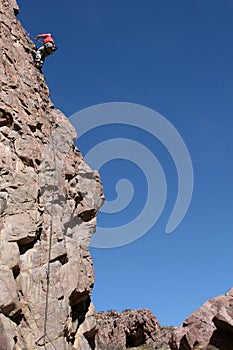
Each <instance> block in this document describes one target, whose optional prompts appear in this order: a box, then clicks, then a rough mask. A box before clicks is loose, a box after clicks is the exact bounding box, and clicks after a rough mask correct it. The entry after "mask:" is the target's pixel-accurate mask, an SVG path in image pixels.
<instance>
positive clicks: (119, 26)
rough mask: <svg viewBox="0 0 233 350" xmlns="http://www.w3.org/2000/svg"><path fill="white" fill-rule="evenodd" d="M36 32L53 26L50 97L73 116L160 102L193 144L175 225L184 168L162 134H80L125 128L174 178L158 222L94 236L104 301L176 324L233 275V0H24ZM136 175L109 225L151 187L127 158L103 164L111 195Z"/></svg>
mask: <svg viewBox="0 0 233 350" xmlns="http://www.w3.org/2000/svg"><path fill="white" fill-rule="evenodd" d="M19 5H20V7H21V14H20V15H19V19H20V20H21V22H22V24H23V25H24V27H25V28H26V30H27V31H28V32H30V33H31V35H33V36H36V35H37V34H39V33H42V32H52V33H53V34H54V38H55V40H56V43H57V46H58V51H57V52H56V54H55V55H54V56H53V57H49V58H48V59H47V61H46V63H45V66H44V68H43V71H44V74H45V76H46V81H47V83H48V85H49V87H50V91H51V99H52V101H53V102H54V103H55V105H56V107H57V108H59V109H61V110H62V111H63V112H64V113H65V114H66V115H67V116H68V117H69V116H70V115H72V114H73V113H76V112H78V111H80V110H81V109H83V108H86V107H89V106H92V105H95V104H100V103H107V102H115V101H118V102H130V103H135V104H140V105H143V106H147V107H149V108H151V109H154V110H155V111H157V112H159V113H161V114H162V115H163V116H164V117H166V118H167V119H168V120H169V121H170V123H172V124H173V126H174V127H175V128H176V129H177V130H178V132H179V133H180V135H181V136H182V138H183V140H184V141H185V144H186V146H187V148H188V150H189V153H190V156H191V159H192V163H193V169H194V176H195V184H194V192H193V197H192V201H191V205H190V207H189V210H188V212H187V214H186V216H185V218H184V219H183V221H182V223H181V224H180V225H179V227H178V228H177V229H176V230H175V231H174V232H173V233H172V234H170V235H167V234H165V226H166V223H167V221H168V218H169V215H170V213H171V210H172V207H173V206H174V201H175V198H176V194H177V175H176V169H175V167H174V164H173V162H172V159H171V158H170V156H169V154H168V152H167V151H166V149H165V148H164V147H163V145H161V143H160V142H159V141H158V140H155V139H153V138H151V136H150V135H148V134H146V133H144V132H142V131H140V130H135V129H134V128H133V129H131V130H128V129H129V128H126V127H116V128H114V130H113V129H106V128H104V127H103V128H102V129H101V128H100V129H99V130H97V131H98V133H94V132H92V133H90V134H89V135H86V137H82V138H80V140H78V141H77V145H78V147H79V148H80V149H81V151H82V152H83V154H85V153H86V152H88V150H89V149H90V148H92V147H93V146H94V145H95V143H99V142H101V141H102V140H105V139H106V138H107V137H109V135H110V137H129V136H128V135H129V133H130V138H133V139H135V140H137V141H138V142H140V143H143V144H144V145H145V146H146V147H148V148H149V149H150V150H151V151H152V152H153V153H154V154H155V155H156V156H157V158H158V159H159V161H160V163H161V165H162V167H163V170H164V173H165V174H166V180H167V185H168V196H167V201H166V205H165V209H164V211H163V213H162V215H161V217H160V218H159V220H158V222H157V223H156V224H155V226H154V227H153V228H152V229H151V230H150V231H149V232H148V233H147V234H146V235H144V236H143V237H142V238H140V239H139V240H137V241H135V242H134V243H132V244H129V245H126V246H123V247H119V248H112V249H96V248H91V254H92V256H93V259H94V265H95V274H96V283H95V287H94V291H93V301H94V304H95V306H96V309H97V310H98V311H99V310H109V309H116V310H119V311H121V310H123V309H126V308H132V309H136V308H142V307H148V308H150V309H151V310H152V312H153V313H154V314H155V315H156V316H157V317H158V319H159V321H160V323H161V324H163V325H165V324H166V325H178V324H180V323H181V322H183V320H184V319H185V318H186V317H187V316H188V315H189V314H190V313H191V312H192V311H193V310H195V309H196V308H197V307H199V306H200V305H201V304H202V303H203V302H204V301H205V300H207V299H208V298H210V297H213V296H216V295H218V294H221V293H225V292H226V291H227V290H228V289H229V288H230V287H231V286H232V285H233V283H232V270H233V258H232V246H233V235H232V233H233V230H232V228H233V220H232V211H233V186H232V178H233V165H232V150H233V138H232V127H233V122H232V112H233V83H232V82H233V39H232V38H233V5H232V1H231V0H222V1H221V2H220V1H219V0H205V1H203V0H195V1H194V0H193V1H187V0H179V1H173V0H146V1H142V0H118V1H114V0H111V1H109V0H99V1H94V0H86V1H85V2H84V1H80V0H70V1H69V2H68V3H66V2H57V1H54V0H51V1H49V2H48V1H44V0H41V1H40V2H34V1H27V2H25V1H22V0H21V1H19ZM122 177H126V178H129V179H130V181H131V182H132V183H133V185H134V188H135V195H134V198H133V202H132V203H131V205H130V206H129V207H128V208H127V210H125V211H123V212H120V213H118V214H112V215H110V214H100V215H99V218H98V225H102V226H104V227H112V226H117V225H118V224H119V223H127V222H128V220H129V219H131V218H133V217H135V216H137V215H138V212H139V211H140V210H141V208H142V207H143V205H144V202H145V198H146V191H147V186H146V181H145V176H144V174H143V173H142V172H141V171H140V169H139V168H138V167H137V166H135V165H134V164H131V163H130V162H125V161H122V160H117V161H115V162H114V161H113V162H109V163H107V164H105V165H104V166H103V168H102V169H101V178H102V181H103V184H104V189H105V195H106V198H107V199H108V200H113V199H114V198H115V195H116V193H115V183H116V181H117V180H118V179H120V178H122Z"/></svg>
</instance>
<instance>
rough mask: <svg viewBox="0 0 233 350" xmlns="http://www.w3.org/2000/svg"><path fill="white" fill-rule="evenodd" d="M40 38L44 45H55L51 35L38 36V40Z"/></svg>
mask: <svg viewBox="0 0 233 350" xmlns="http://www.w3.org/2000/svg"><path fill="white" fill-rule="evenodd" d="M39 38H42V39H43V44H46V43H52V44H53V45H54V40H53V38H52V35H51V34H40V35H37V37H36V40H37V39H39Z"/></svg>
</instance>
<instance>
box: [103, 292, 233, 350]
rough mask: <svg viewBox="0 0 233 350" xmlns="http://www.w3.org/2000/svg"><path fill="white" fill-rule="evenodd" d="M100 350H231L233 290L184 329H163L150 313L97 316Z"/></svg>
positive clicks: (194, 316) (208, 304)
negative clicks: (129, 349)
mask: <svg viewBox="0 0 233 350" xmlns="http://www.w3.org/2000/svg"><path fill="white" fill-rule="evenodd" d="M96 317H97V325H98V326H97V328H98V332H97V336H96V338H97V343H98V346H99V349H100V350H125V349H127V348H131V349H135V350H136V349H137V350H156V349H157V350H169V349H171V350H192V349H193V350H232V349H233V288H232V289H230V290H229V292H228V293H226V295H220V296H218V297H216V298H213V299H210V300H208V301H207V302H206V303H204V304H203V305H202V306H201V307H200V308H199V309H197V310H196V311H195V312H194V313H193V314H192V315H190V316H189V317H188V318H187V319H186V320H185V321H184V322H183V324H182V325H180V326H179V327H177V328H176V329H175V328H173V327H161V326H160V324H159V322H158V320H157V319H156V317H155V316H153V314H152V313H151V312H150V311H149V310H147V309H142V310H135V311H130V310H129V311H124V312H121V313H119V312H116V311H111V312H108V313H106V314H105V313H103V312H101V313H98V314H97V316H96Z"/></svg>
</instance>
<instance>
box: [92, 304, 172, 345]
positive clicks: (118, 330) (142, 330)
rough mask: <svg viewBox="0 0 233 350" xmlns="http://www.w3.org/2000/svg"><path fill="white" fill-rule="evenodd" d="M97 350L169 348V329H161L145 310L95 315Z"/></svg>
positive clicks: (148, 311)
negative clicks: (98, 349)
mask: <svg viewBox="0 0 233 350" xmlns="http://www.w3.org/2000/svg"><path fill="white" fill-rule="evenodd" d="M96 319H97V325H98V332H97V343H98V346H99V348H100V350H124V349H126V348H132V349H134V348H135V349H144V350H149V349H151V350H152V349H161V350H162V349H163V350H166V349H170V348H169V346H168V343H169V339H170V338H171V332H172V330H173V328H172V327H161V326H160V325H159V322H158V320H157V318H156V317H155V316H154V315H153V314H152V312H151V311H150V310H148V309H140V310H126V311H123V312H117V311H110V312H108V313H104V312H99V313H97V314H96Z"/></svg>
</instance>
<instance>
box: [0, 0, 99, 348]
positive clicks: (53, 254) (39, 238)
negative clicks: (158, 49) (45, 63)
mask: <svg viewBox="0 0 233 350" xmlns="http://www.w3.org/2000/svg"><path fill="white" fill-rule="evenodd" d="M18 12H19V9H18V6H17V4H16V2H15V1H14V0H0V23H1V24H0V25H1V37H0V40H1V50H2V51H1V63H0V75H1V88H0V89H1V95H0V152H1V159H0V248H1V249H0V290H1V292H0V350H12V349H16V350H19V349H24V350H33V349H41V347H44V348H46V349H48V350H50V349H62V350H65V349H82V350H84V349H85V350H89V349H94V348H95V332H96V325H95V318H94V307H93V305H92V303H91V300H90V295H91V290H92V286H93V283H94V274H93V264H92V259H91V257H90V254H89V251H88V247H89V243H90V238H91V235H92V234H93V233H94V231H95V227H96V215H97V212H98V209H99V208H100V206H101V205H102V202H103V191H102V185H101V182H100V179H99V175H98V173H97V172H96V171H93V170H91V169H90V168H89V167H88V166H87V164H85V162H84V160H83V158H82V155H81V154H80V152H79V151H78V149H77V148H76V147H75V144H74V141H75V138H76V133H75V130H74V128H73V127H72V125H71V124H70V122H69V121H68V119H67V118H66V117H65V116H64V115H63V114H62V113H61V112H60V111H59V110H57V109H55V108H54V106H53V104H52V103H51V101H50V99H49V89H48V87H47V85H46V82H45V80H44V77H43V74H41V73H40V72H39V71H38V70H37V69H36V68H35V65H34V61H33V55H34V53H35V46H34V44H33V43H32V42H31V41H30V40H29V38H28V37H27V35H26V34H25V31H24V29H23V28H22V26H21V24H20V22H19V21H18V20H17V18H16V15H17V14H18Z"/></svg>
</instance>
